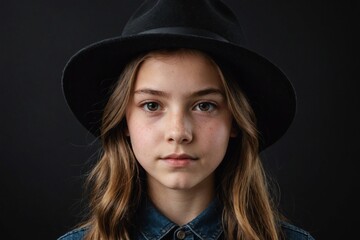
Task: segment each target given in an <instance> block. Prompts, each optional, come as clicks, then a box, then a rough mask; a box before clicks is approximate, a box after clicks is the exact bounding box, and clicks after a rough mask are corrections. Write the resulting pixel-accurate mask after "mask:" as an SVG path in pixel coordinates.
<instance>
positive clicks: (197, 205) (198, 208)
mask: <svg viewBox="0 0 360 240" xmlns="http://www.w3.org/2000/svg"><path fill="white" fill-rule="evenodd" d="M214 192H215V191H214V179H213V176H211V177H209V178H208V179H206V180H204V181H203V182H202V183H201V184H199V185H197V186H195V187H193V188H191V189H181V190H178V189H170V188H167V187H165V186H163V185H161V184H159V182H156V181H148V194H149V197H150V199H151V201H152V202H153V204H154V205H155V207H156V208H157V209H158V210H159V211H160V212H161V213H162V214H163V215H165V216H166V217H167V218H169V219H170V220H171V221H173V222H174V223H176V224H177V225H179V226H182V225H184V224H186V223H188V222H190V221H191V220H193V219H194V218H195V217H197V216H198V215H199V214H200V213H201V212H202V211H203V210H205V209H206V207H207V206H208V205H209V204H210V202H211V201H212V199H213V198H214V195H215V193H214Z"/></svg>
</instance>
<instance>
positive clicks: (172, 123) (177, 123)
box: [165, 113, 193, 144]
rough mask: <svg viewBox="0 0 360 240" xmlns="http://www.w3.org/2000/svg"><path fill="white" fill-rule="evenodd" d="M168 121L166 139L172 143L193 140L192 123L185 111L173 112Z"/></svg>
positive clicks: (184, 142)
mask: <svg viewBox="0 0 360 240" xmlns="http://www.w3.org/2000/svg"><path fill="white" fill-rule="evenodd" d="M168 119H169V120H168V121H167V123H166V125H167V126H166V133H165V134H166V140H167V141H168V142H170V143H177V144H187V143H190V142H192V140H193V132H192V123H191V120H190V119H189V117H187V116H186V115H185V114H183V113H174V114H171V116H169V118H168Z"/></svg>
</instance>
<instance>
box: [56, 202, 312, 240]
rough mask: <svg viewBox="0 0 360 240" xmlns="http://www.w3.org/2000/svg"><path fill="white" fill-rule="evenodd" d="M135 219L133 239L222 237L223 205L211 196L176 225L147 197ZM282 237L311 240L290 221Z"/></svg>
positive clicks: (77, 233) (74, 234)
mask: <svg viewBox="0 0 360 240" xmlns="http://www.w3.org/2000/svg"><path fill="white" fill-rule="evenodd" d="M139 210H140V211H139V213H140V214H139V217H138V218H137V219H136V221H135V223H136V227H135V229H136V231H135V232H134V233H133V234H132V238H131V239H133V240H181V239H184V240H216V239H218V240H223V239H224V236H223V235H224V234H223V229H222V224H221V212H222V208H221V205H220V203H219V201H218V200H214V201H213V202H212V203H211V204H210V205H209V207H207V208H206V209H205V210H204V211H203V212H202V213H201V214H200V215H199V216H197V217H196V218H195V219H194V220H192V221H191V222H189V223H188V224H185V225H183V226H178V225H176V224H175V223H173V222H171V221H170V220H169V219H167V218H166V217H165V216H164V215H162V214H161V213H160V212H159V211H157V209H156V208H155V207H154V206H153V204H152V203H151V202H150V201H144V203H143V204H142V206H141V208H140V209H139ZM280 226H281V229H282V232H283V235H284V240H314V238H313V237H312V236H311V235H310V234H309V233H308V232H306V231H304V230H302V229H300V228H298V227H295V226H294V225H291V224H289V223H281V224H280ZM85 233H86V229H84V228H81V229H77V230H74V231H71V232H69V233H67V234H65V235H63V236H61V237H60V238H58V240H81V239H83V238H84V235H85Z"/></svg>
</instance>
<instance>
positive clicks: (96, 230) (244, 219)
mask: <svg viewBox="0 0 360 240" xmlns="http://www.w3.org/2000/svg"><path fill="white" fill-rule="evenodd" d="M184 53H186V54H201V55H202V56H205V57H207V58H208V59H210V60H211V61H212V62H213V60H212V59H211V58H210V57H208V56H206V55H205V54H204V53H201V52H199V51H196V50H188V49H179V50H171V51H165V50H161V51H155V52H150V53H147V54H144V55H142V56H139V57H137V58H136V59H134V60H133V61H131V62H130V63H129V64H128V65H127V66H126V68H125V70H124V71H123V73H122V74H121V76H120V78H119V81H118V82H117V84H116V85H115V86H114V88H113V93H112V94H111V96H110V99H109V101H108V103H107V105H106V107H105V110H104V114H103V120H102V128H101V141H102V145H103V153H102V157H101V159H100V160H99V162H98V163H97V165H96V166H95V167H94V168H93V170H92V171H91V173H90V175H89V177H88V184H89V185H88V186H90V188H91V195H90V205H89V206H90V214H89V218H88V220H87V221H86V222H85V224H84V225H83V226H87V227H88V228H89V229H88V232H87V235H86V239H109V240H115V239H130V231H131V227H132V224H133V219H134V216H135V213H136V210H137V207H138V205H139V201H140V197H141V195H142V194H144V193H142V190H141V188H142V186H143V183H142V181H141V178H140V175H141V174H140V172H141V171H142V170H141V167H140V166H139V165H138V163H137V161H136V159H135V156H134V154H133V152H132V150H131V145H130V143H129V141H128V139H127V136H126V133H125V130H126V121H125V111H126V107H127V104H128V102H129V99H130V97H131V93H132V90H133V87H134V82H135V80H136V75H137V72H138V70H139V68H140V66H141V64H142V62H144V61H145V60H146V59H148V58H151V57H153V56H154V54H164V55H165V56H166V55H169V54H184ZM213 63H214V66H215V67H216V68H217V69H218V71H219V73H220V76H221V79H222V83H223V86H224V91H225V95H226V98H227V103H228V107H229V109H230V111H231V113H232V115H233V118H234V122H235V124H236V125H237V127H238V129H239V132H240V134H238V137H236V138H234V139H231V140H230V142H229V146H228V150H227V153H226V156H225V158H224V160H223V161H222V163H221V165H220V166H219V167H218V169H217V170H216V176H217V188H218V191H217V192H218V197H219V198H220V200H221V202H222V203H223V205H224V210H223V218H222V222H223V227H224V232H225V239H229V240H239V239H254V240H255V239H256V240H258V239H271V240H277V239H279V233H278V228H277V218H278V215H277V212H276V210H275V208H274V207H273V205H272V202H271V199H270V197H269V193H268V192H269V191H268V189H267V183H266V178H265V174H264V170H263V167H262V164H261V161H260V158H259V144H258V132H257V130H256V122H255V115H254V113H253V110H252V108H251V106H250V104H249V103H248V101H247V99H246V97H245V95H244V94H243V93H242V91H241V90H240V88H239V86H238V84H237V82H236V81H235V79H233V78H232V77H228V76H224V75H223V74H224V73H223V72H222V71H221V70H220V68H219V67H218V65H217V64H216V63H215V62H213ZM225 77H226V78H225ZM238 146H241V148H239V147H238Z"/></svg>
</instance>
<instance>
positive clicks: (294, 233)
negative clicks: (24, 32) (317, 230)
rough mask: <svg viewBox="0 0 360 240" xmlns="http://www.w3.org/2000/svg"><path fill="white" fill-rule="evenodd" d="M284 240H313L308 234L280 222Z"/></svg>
mask: <svg viewBox="0 0 360 240" xmlns="http://www.w3.org/2000/svg"><path fill="white" fill-rule="evenodd" d="M281 230H282V232H283V234H284V236H285V240H315V239H314V238H313V237H312V236H311V235H310V233H309V232H307V231H305V230H303V229H301V228H299V227H296V226H294V225H292V224H290V223H287V222H281Z"/></svg>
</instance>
